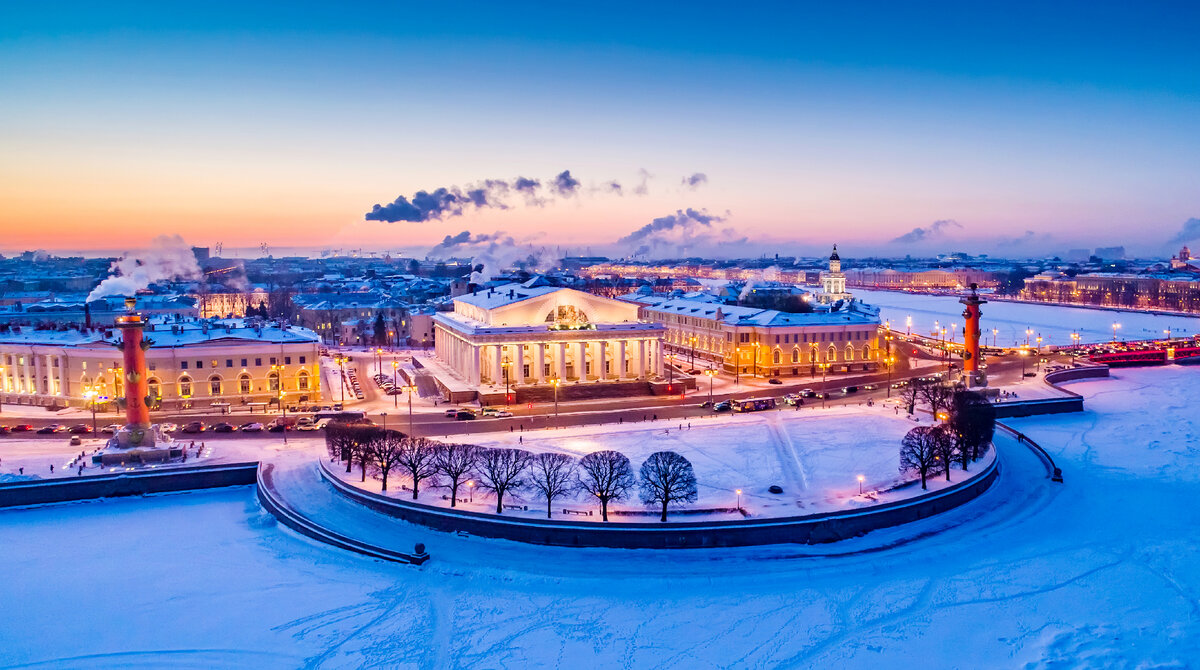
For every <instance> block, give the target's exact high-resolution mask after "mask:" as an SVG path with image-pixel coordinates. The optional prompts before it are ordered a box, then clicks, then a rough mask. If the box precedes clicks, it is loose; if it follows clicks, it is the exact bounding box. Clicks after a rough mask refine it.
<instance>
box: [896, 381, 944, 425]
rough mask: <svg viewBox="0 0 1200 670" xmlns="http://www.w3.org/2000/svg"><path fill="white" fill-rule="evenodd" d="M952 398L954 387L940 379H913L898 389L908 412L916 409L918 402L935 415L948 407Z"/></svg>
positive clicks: (910, 412)
mask: <svg viewBox="0 0 1200 670" xmlns="http://www.w3.org/2000/svg"><path fill="white" fill-rule="evenodd" d="M953 398H954V389H953V388H952V387H950V386H948V385H946V384H944V383H942V382H940V381H924V380H921V379H914V380H912V381H911V382H909V383H908V385H907V386H904V387H902V388H901V389H900V400H901V401H902V402H903V403H904V405H905V407H906V409H907V411H908V413H909V414H912V413H913V412H914V411H916V409H917V404H918V403H920V404H924V405H925V406H927V407H928V408H929V411H930V412H932V413H933V414H934V416H937V414H938V412H941V411H943V410H945V409H948V408H949V407H950V404H951V402H952V401H953Z"/></svg>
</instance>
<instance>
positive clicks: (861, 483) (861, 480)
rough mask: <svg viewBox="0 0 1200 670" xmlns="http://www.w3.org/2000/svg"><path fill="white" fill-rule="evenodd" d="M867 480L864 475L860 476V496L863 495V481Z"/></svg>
mask: <svg viewBox="0 0 1200 670" xmlns="http://www.w3.org/2000/svg"><path fill="white" fill-rule="evenodd" d="M865 479H866V477H864V476H862V475H859V476H858V495H862V491H863V489H862V486H863V480H865Z"/></svg>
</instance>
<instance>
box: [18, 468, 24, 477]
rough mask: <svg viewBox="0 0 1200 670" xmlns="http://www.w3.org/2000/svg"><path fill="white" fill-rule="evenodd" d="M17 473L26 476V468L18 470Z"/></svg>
mask: <svg viewBox="0 0 1200 670" xmlns="http://www.w3.org/2000/svg"><path fill="white" fill-rule="evenodd" d="M17 473H18V474H22V475H23V474H25V468H17Z"/></svg>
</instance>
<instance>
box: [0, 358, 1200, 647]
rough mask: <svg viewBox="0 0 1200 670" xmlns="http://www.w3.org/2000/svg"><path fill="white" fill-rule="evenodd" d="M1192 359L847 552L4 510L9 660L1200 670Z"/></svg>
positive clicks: (177, 499)
mask: <svg viewBox="0 0 1200 670" xmlns="http://www.w3.org/2000/svg"><path fill="white" fill-rule="evenodd" d="M1197 372H1198V371H1197V370H1194V369H1193V370H1187V369H1183V368H1175V367H1171V368H1162V369H1145V370H1121V371H1116V378H1115V379H1113V380H1109V381H1094V382H1092V381H1089V382H1080V383H1075V384H1072V385H1071V386H1070V388H1072V389H1073V390H1075V391H1077V392H1080V393H1082V394H1084V395H1085V396H1086V397H1087V408H1088V409H1087V411H1086V412H1084V413H1083V414H1080V415H1074V416H1053V417H1040V418H1029V419H1021V420H1019V421H1014V424H1016V425H1018V427H1019V428H1020V429H1021V430H1022V431H1024V432H1026V433H1028V434H1030V435H1032V436H1033V437H1034V438H1035V439H1037V440H1038V441H1039V442H1040V443H1041V444H1043V445H1044V446H1045V447H1046V448H1047V449H1049V450H1050V451H1051V452H1052V453H1054V455H1055V457H1056V458H1057V459H1058V462H1059V464H1060V465H1061V466H1062V468H1063V470H1064V473H1065V475H1066V482H1065V483H1064V484H1061V485H1058V484H1050V483H1049V482H1048V481H1047V480H1046V479H1045V473H1044V470H1042V469H1041V468H1040V465H1039V464H1038V463H1037V461H1036V459H1033V458H1032V456H1030V455H1029V454H1028V452H1022V451H1021V450H1019V449H1017V448H1016V447H1015V445H1013V444H1012V443H1011V441H1010V442H1009V443H1007V444H1006V445H1004V448H1005V449H1010V451H1007V452H1005V451H1002V452H1001V455H1002V463H1001V472H1002V473H1003V474H1002V475H1001V476H1002V478H1003V479H1004V482H1003V483H1004V486H1003V487H998V488H994V489H992V490H991V491H989V492H988V493H986V494H984V496H983V497H981V498H980V499H978V500H976V501H974V502H972V503H969V504H968V505H966V506H964V507H962V508H959V509H957V510H954V511H952V512H949V513H947V514H945V515H940V516H939V517H935V518H933V519H927V520H925V521H922V522H919V523H917V524H913V525H912V526H909V527H905V528H900V529H894V530H889V531H880V532H878V533H871V534H869V535H867V536H866V537H864V538H859V539H855V540H849V541H847V542H844V543H839V544H838V545H834V546H830V547H816V548H809V547H791V546H780V547H759V548H747V549H742V550H711V551H710V550H681V551H665V552H655V551H648V552H632V551H619V550H611V551H610V550H572V549H567V548H553V547H535V546H526V545H518V544H514V543H507V542H502V541H489V540H483V539H479V538H458V537H455V536H452V535H443V534H438V533H431V532H428V531H424V530H422V529H411V527H407V526H405V528H408V530H406V531H405V532H411V533H413V534H414V535H415V536H416V537H422V538H427V541H428V542H429V546H430V550H431V552H432V553H433V555H434V559H433V561H431V562H430V563H429V564H427V565H426V566H425V567H424V568H421V569H416V568H411V567H404V566H397V565H392V564H386V563H381V562H377V561H372V560H368V559H365V558H362V557H359V556H356V555H352V554H348V553H345V552H342V551H339V550H337V549H334V548H332V547H327V546H323V545H319V544H316V543H313V542H309V541H307V540H306V539H303V538H300V537H298V536H296V535H294V534H292V533H290V532H289V531H286V530H284V529H281V528H279V527H277V526H275V525H274V524H272V523H271V520H270V518H269V517H267V516H266V515H264V514H263V512H262V511H261V510H260V509H259V507H258V506H257V504H256V503H255V501H254V497H253V492H252V490H251V489H249V488H247V489H240V490H232V491H220V492H207V493H196V494H186V495H171V496H160V497H152V498H147V499H143V500H116V501H107V502H97V503H88V504H77V505H64V506H52V507H45V508H38V509H29V510H10V511H5V512H0V547H2V548H3V549H2V550H0V575H3V579H0V603H3V607H0V665H5V666H27V665H31V664H42V665H43V667H126V666H130V665H135V666H141V667H247V666H250V667H260V668H274V667H281V668H294V667H301V666H307V667H329V668H351V667H363V666H373V667H400V668H409V667H411V668H418V667H421V668H452V667H472V668H474V667H487V668H497V667H508V668H527V667H569V668H593V667H605V668H608V667H616V668H643V667H651V668H673V667H687V668H717V667H738V668H741V667H751V668H752V667H771V668H774V667H782V668H830V667H836V668H873V669H878V668H881V667H891V668H908V667H930V668H951V667H953V668H1068V667H1069V668H1075V667H1087V668H1135V667H1172V668H1185V667H1195V666H1196V665H1197V664H1198V663H1200V660H1198V659H1200V539H1198V534H1197V531H1196V529H1197V528H1198V527H1200V506H1197V505H1196V504H1195V501H1196V500H1197V499H1198V498H1200V469H1198V468H1197V465H1198V463H1197V459H1200V450H1197V448H1196V446H1195V440H1196V436H1197V435H1198V434H1200V431H1198V430H1197V423H1198V422H1200V394H1198V393H1195V392H1193V391H1191V390H1190V389H1192V388H1194V387H1195V385H1196V381H1197V380H1198V379H1200V378H1198V377H1197ZM1022 454H1023V455H1022ZM394 527H396V528H399V527H400V526H394ZM818 551H819V552H829V551H836V552H839V554H838V555H821V556H814V552H818Z"/></svg>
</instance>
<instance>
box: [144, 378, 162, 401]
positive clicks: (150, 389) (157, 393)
mask: <svg viewBox="0 0 1200 670" xmlns="http://www.w3.org/2000/svg"><path fill="white" fill-rule="evenodd" d="M146 389H147V393H149V394H150V397H151V398H161V397H162V387H160V386H159V384H158V380H157V379H151V380H149V381H147V382H146Z"/></svg>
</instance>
